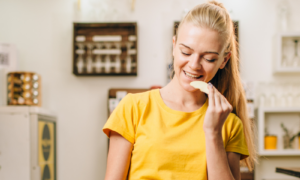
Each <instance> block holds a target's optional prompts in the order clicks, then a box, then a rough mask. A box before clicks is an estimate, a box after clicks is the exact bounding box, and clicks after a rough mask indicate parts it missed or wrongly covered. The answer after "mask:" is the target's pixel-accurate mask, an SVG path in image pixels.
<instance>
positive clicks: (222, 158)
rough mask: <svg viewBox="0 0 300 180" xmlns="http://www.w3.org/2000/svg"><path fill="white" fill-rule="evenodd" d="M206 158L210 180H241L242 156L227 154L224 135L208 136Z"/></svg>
mask: <svg viewBox="0 0 300 180" xmlns="http://www.w3.org/2000/svg"><path fill="white" fill-rule="evenodd" d="M206 158H207V171H208V179H209V180H219V179H222V180H240V154H237V153H234V152H227V153H226V151H225V149H224V145H223V140H222V135H210V136H208V135H207V134H206Z"/></svg>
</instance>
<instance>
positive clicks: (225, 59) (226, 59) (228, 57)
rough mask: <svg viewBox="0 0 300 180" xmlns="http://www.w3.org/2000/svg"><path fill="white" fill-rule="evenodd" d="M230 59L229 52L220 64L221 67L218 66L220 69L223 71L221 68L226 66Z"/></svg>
mask: <svg viewBox="0 0 300 180" xmlns="http://www.w3.org/2000/svg"><path fill="white" fill-rule="evenodd" d="M230 57H231V52H229V53H228V54H227V55H226V56H225V57H224V59H223V62H222V64H221V66H220V69H223V68H224V67H225V66H226V64H227V62H228V60H229V59H230Z"/></svg>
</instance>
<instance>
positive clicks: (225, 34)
mask: <svg viewBox="0 0 300 180" xmlns="http://www.w3.org/2000/svg"><path fill="white" fill-rule="evenodd" d="M184 23H192V24H194V25H196V26H200V27H204V28H209V29H211V30H214V31H217V32H218V33H220V35H221V37H222V38H223V42H225V46H224V48H226V49H225V50H224V53H225V54H226V53H229V52H230V53H231V57H230V59H229V61H228V62H227V64H226V66H225V67H224V68H223V69H219V70H218V72H217V73H216V75H215V76H214V77H213V79H212V80H211V83H212V84H213V85H214V86H215V87H216V88H217V89H218V90H219V91H220V93H222V94H223V95H224V96H225V97H226V98H227V100H228V102H229V103H230V104H231V105H232V107H233V113H235V114H236V115H237V116H238V117H239V118H240V119H241V120H242V122H243V128H244V133H245V138H246V142H247V146H248V151H249V157H248V158H245V159H243V161H244V162H243V163H245V164H246V165H247V167H248V168H249V170H250V171H252V170H253V166H254V163H255V162H256V154H257V153H256V147H255V144H254V130H255V128H254V124H253V122H252V120H251V119H249V116H248V111H247V101H246V97H245V93H244V89H243V86H242V83H241V79H240V75H239V68H238V64H239V58H238V46H237V41H236V37H235V33H234V24H233V22H232V20H231V18H230V16H229V13H228V11H227V10H226V9H225V7H224V6H223V4H221V3H218V2H216V1H208V2H207V3H204V4H200V5H198V6H196V7H194V8H193V9H192V10H191V11H189V12H188V14H187V15H186V16H185V17H184V18H183V19H182V20H181V22H180V24H179V26H178V30H177V32H178V31H179V30H180V27H181V26H182V25H183V24H184ZM177 32H176V40H177V36H178V35H177V34H178V33H177ZM172 76H174V71H173V72H172Z"/></svg>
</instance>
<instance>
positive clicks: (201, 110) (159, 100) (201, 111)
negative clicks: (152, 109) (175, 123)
mask: <svg viewBox="0 0 300 180" xmlns="http://www.w3.org/2000/svg"><path fill="white" fill-rule="evenodd" d="M153 94H154V96H155V98H156V100H157V103H158V104H159V105H160V106H161V107H162V108H163V109H164V110H166V111H168V112H170V113H173V114H180V115H194V114H197V115H199V114H204V113H205V112H206V109H207V106H208V98H207V99H206V101H205V103H204V104H203V106H201V107H200V108H199V109H197V110H195V111H192V112H184V111H178V110H174V109H172V108H170V107H169V106H167V105H166V104H165V102H164V101H163V99H162V97H161V95H160V91H159V89H155V90H154V91H153Z"/></svg>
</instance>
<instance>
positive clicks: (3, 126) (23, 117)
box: [0, 106, 56, 180]
mask: <svg viewBox="0 0 300 180" xmlns="http://www.w3.org/2000/svg"><path fill="white" fill-rule="evenodd" d="M55 129H56V117H55V116H54V115H53V114H52V113H50V112H48V111H46V110H45V109H42V108H38V107H28V106H23V107H20V106H9V107H8V106H6V107H0V179H1V180H19V179H22V180H46V179H47V180H55V179H56V153H55V152H56V133H55Z"/></svg>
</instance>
